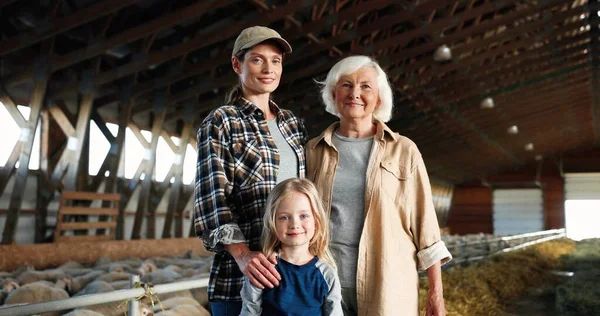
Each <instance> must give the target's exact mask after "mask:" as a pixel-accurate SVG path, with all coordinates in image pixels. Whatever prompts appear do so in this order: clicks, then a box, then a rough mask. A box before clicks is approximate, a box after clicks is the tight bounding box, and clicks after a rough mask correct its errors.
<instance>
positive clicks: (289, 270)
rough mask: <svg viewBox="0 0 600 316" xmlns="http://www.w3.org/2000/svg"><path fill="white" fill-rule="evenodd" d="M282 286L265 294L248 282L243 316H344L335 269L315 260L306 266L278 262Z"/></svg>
mask: <svg viewBox="0 0 600 316" xmlns="http://www.w3.org/2000/svg"><path fill="white" fill-rule="evenodd" d="M275 267H276V269H277V271H278V272H279V274H280V275H281V281H280V282H279V286H277V287H275V288H272V289H269V288H265V289H264V290H261V289H259V288H256V287H254V286H253V285H252V284H251V283H250V281H248V280H247V279H246V280H245V281H244V286H243V288H242V292H241V296H242V300H243V307H242V314H241V315H275V316H277V315H290V316H302V315H307V316H308V315H310V316H314V315H343V312H342V305H341V288H340V283H339V279H338V277H337V274H336V272H335V269H333V267H332V266H330V265H329V264H327V263H325V262H324V261H322V260H319V258H317V257H315V258H314V259H312V260H311V261H309V262H308V263H306V264H304V265H295V264H292V263H289V262H287V261H285V260H283V259H278V264H277V265H276V266H275Z"/></svg>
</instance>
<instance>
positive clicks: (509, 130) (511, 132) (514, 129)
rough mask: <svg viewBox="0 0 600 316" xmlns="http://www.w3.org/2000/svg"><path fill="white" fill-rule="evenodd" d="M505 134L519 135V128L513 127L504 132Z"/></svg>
mask: <svg viewBox="0 0 600 316" xmlns="http://www.w3.org/2000/svg"><path fill="white" fill-rule="evenodd" d="M506 132H507V133H509V134H511V135H516V134H519V127H517V125H513V126H511V127H509V128H508V129H507V130H506Z"/></svg>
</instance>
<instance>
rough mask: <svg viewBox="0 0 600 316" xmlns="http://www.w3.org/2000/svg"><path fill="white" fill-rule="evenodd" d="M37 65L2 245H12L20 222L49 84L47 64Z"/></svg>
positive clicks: (40, 62)
mask: <svg viewBox="0 0 600 316" xmlns="http://www.w3.org/2000/svg"><path fill="white" fill-rule="evenodd" d="M35 63H36V69H37V76H36V81H35V85H34V88H33V94H32V96H31V103H30V104H29V108H30V109H31V111H30V113H29V119H28V121H27V127H25V128H24V129H22V130H21V137H22V143H23V144H22V149H21V155H20V156H19V168H18V169H17V174H16V178H15V184H14V186H13V190H12V194H11V197H10V203H9V206H8V214H7V215H6V223H5V225H4V232H3V233H2V244H10V243H12V242H13V241H14V236H15V229H16V228H17V225H18V220H19V210H20V209H21V204H22V202H23V191H24V190H25V186H26V184H27V176H28V174H29V160H30V158H31V151H32V148H33V140H34V138H35V137H34V136H35V130H36V127H37V124H38V121H39V118H40V112H41V109H42V104H43V101H44V96H45V94H46V88H47V82H48V72H47V64H46V63H44V62H43V61H42V60H36V61H35Z"/></svg>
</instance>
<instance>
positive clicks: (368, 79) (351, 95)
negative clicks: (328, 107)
mask: <svg viewBox="0 0 600 316" xmlns="http://www.w3.org/2000/svg"><path fill="white" fill-rule="evenodd" d="M333 99H334V101H335V105H336V107H337V110H338V112H339V113H340V118H341V119H352V120H355V119H373V112H374V111H375V109H377V108H378V107H379V105H380V104H381V100H380V99H379V88H378V85H377V71H376V70H375V69H374V68H371V67H363V68H360V69H359V70H357V71H356V72H354V73H351V74H348V75H343V76H341V77H340V79H339V80H338V82H337V84H336V86H335V90H334V91H333Z"/></svg>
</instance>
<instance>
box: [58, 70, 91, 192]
mask: <svg viewBox="0 0 600 316" xmlns="http://www.w3.org/2000/svg"><path fill="white" fill-rule="evenodd" d="M93 72H94V71H93V70H87V71H85V72H84V75H83V78H82V82H81V90H82V91H81V92H82V93H83V98H82V101H81V104H80V106H79V113H78V117H77V123H76V128H75V130H74V132H73V133H74V134H72V135H68V137H69V138H68V140H67V147H66V148H65V149H64V150H63V152H62V154H61V156H60V159H59V161H58V163H57V165H56V167H55V168H54V171H53V172H52V176H51V178H50V184H51V186H52V187H55V186H57V185H58V183H59V182H60V181H61V179H63V176H65V172H66V178H65V180H64V186H65V188H67V189H68V190H70V191H76V180H77V171H78V170H79V163H80V162H79V158H80V156H81V149H82V148H83V141H84V138H85V135H86V133H87V129H88V124H89V120H90V114H91V111H92V105H93V101H94V91H93V89H92V88H91V87H92V86H93V80H94V79H93Z"/></svg>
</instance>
